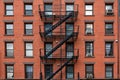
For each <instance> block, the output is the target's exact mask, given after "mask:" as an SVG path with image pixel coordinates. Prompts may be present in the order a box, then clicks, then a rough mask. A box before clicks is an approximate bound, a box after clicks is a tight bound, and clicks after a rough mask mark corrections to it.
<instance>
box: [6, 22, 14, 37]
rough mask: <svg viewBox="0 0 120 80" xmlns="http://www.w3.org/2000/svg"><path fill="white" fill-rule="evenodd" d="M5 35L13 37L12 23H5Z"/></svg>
mask: <svg viewBox="0 0 120 80" xmlns="http://www.w3.org/2000/svg"><path fill="white" fill-rule="evenodd" d="M5 34H6V35H13V23H5Z"/></svg>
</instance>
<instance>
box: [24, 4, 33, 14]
mask: <svg viewBox="0 0 120 80" xmlns="http://www.w3.org/2000/svg"><path fill="white" fill-rule="evenodd" d="M25 15H33V6H32V4H25Z"/></svg>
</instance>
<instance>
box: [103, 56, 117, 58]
mask: <svg viewBox="0 0 120 80" xmlns="http://www.w3.org/2000/svg"><path fill="white" fill-rule="evenodd" d="M104 58H115V57H114V56H105V57H104Z"/></svg>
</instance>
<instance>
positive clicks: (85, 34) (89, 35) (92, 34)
mask: <svg viewBox="0 0 120 80" xmlns="http://www.w3.org/2000/svg"><path fill="white" fill-rule="evenodd" d="M85 36H95V35H94V34H85Z"/></svg>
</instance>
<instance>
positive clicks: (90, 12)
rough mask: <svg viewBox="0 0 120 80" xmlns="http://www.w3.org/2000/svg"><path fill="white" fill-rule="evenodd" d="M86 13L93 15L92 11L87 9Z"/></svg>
mask: <svg viewBox="0 0 120 80" xmlns="http://www.w3.org/2000/svg"><path fill="white" fill-rule="evenodd" d="M85 15H93V13H92V11H85Z"/></svg>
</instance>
